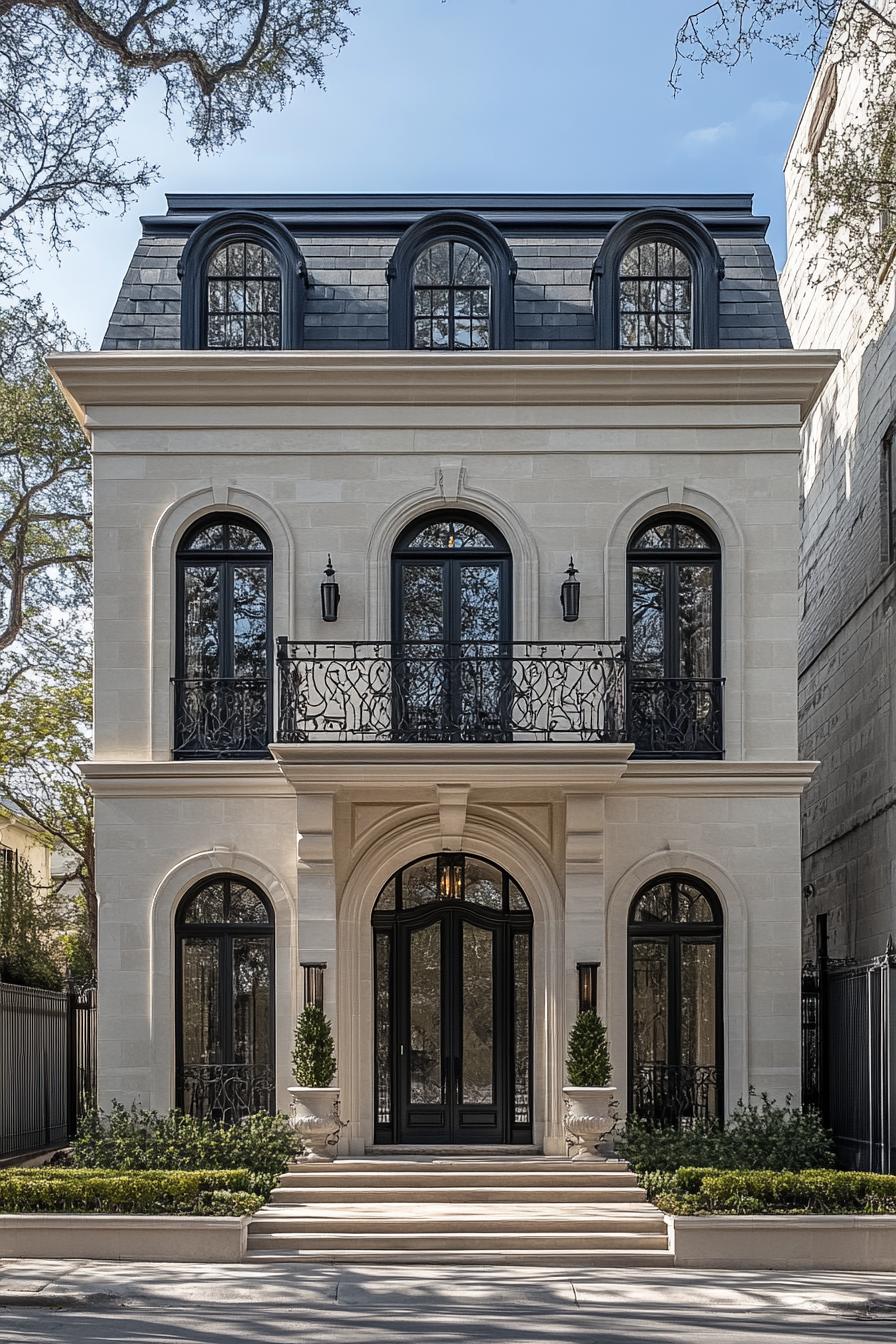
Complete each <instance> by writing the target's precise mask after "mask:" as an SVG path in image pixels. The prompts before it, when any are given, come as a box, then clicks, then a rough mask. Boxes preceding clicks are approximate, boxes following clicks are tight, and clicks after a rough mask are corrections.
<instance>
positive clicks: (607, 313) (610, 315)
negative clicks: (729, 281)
mask: <svg viewBox="0 0 896 1344" xmlns="http://www.w3.org/2000/svg"><path fill="white" fill-rule="evenodd" d="M642 242H644V243H648V242H668V243H671V244H672V245H673V246H674V247H677V248H678V249H679V251H681V252H683V253H684V255H685V256H686V257H687V259H688V261H689V263H690V266H691V333H692V343H691V345H690V346H689V347H687V349H684V348H683V347H681V346H677V347H676V346H666V347H663V348H662V349H656V348H646V347H645V348H642V349H634V348H630V347H625V353H626V354H632V355H638V356H644V355H647V356H649V355H651V354H670V355H677V356H682V355H686V354H688V352H689V351H692V350H711V349H715V348H717V347H718V344H719V287H720V282H721V280H722V279H723V278H724V274H725V267H724V263H723V261H722V258H721V255H720V253H719V249H718V246H717V244H716V241H715V239H714V238H713V236H712V234H711V233H710V232H709V230H708V229H707V228H706V227H705V225H703V224H702V223H701V222H700V221H699V220H698V219H697V218H696V217H695V216H694V215H690V214H688V213H687V212H686V211H684V210H665V209H661V210H651V209H648V210H636V211H634V212H633V213H632V214H631V215H628V216H626V218H625V219H622V220H620V222H619V223H618V224H616V225H614V227H613V228H612V229H611V230H610V232H609V233H608V234H607V236H606V238H605V239H604V241H603V243H602V245H601V249H600V251H599V253H598V255H597V258H596V259H595V262H594V266H593V268H592V276H591V284H592V303H593V309H594V328H595V344H596V345H597V348H598V349H599V350H619V349H620V344H619V294H620V289H619V286H620V278H621V277H620V268H621V265H622V259H623V257H624V256H625V255H626V253H627V252H628V251H629V249H630V248H632V247H634V246H635V245H636V244H637V243H642Z"/></svg>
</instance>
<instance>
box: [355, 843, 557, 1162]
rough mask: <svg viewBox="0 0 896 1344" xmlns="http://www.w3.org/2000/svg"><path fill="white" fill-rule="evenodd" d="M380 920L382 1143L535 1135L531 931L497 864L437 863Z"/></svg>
mask: <svg viewBox="0 0 896 1344" xmlns="http://www.w3.org/2000/svg"><path fill="white" fill-rule="evenodd" d="M384 896H385V898H386V899H385V903H383V896H381V898H380V902H378V903H377V909H376V910H375V912H374V919H373V924H374V938H375V944H374V946H375V972H376V996H375V998H376V1024H375V1035H376V1071H377V1135H376V1137H377V1140H378V1141H379V1142H397V1143H505V1142H511V1141H515V1142H528V1141H529V1139H530V1138H531V1101H530V1091H531V1003H530V1000H531V991H530V982H531V928H532V916H531V912H530V911H529V908H528V903H527V902H526V900H525V897H524V896H523V895H522V892H521V891H520V890H519V888H518V887H517V886H516V884H515V883H513V882H512V881H511V880H510V879H509V878H508V877H507V875H506V874H504V873H502V872H501V870H500V869H498V868H495V867H494V866H493V865H491V864H486V863H484V862H483V861H481V860H478V859H472V858H468V857H465V856H464V855H439V856H434V857H433V858H431V859H426V860H423V861H421V862H420V863H417V864H414V865H411V866H410V867H409V868H407V869H404V870H403V872H402V873H400V874H398V875H397V876H396V878H393V879H392V881H391V883H390V884H389V885H388V887H387V888H385V889H384Z"/></svg>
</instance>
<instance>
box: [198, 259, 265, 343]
mask: <svg viewBox="0 0 896 1344" xmlns="http://www.w3.org/2000/svg"><path fill="white" fill-rule="evenodd" d="M280 307H281V275H280V266H279V263H278V262H277V259H276V257H275V256H274V254H273V252H271V251H270V250H269V249H268V248H266V247H264V246H263V245H262V244H261V243H257V242H253V241H252V240H251V239H238V240H234V241H230V242H227V243H225V244H224V245H223V246H221V247H219V248H218V249H217V250H216V251H215V252H213V253H212V255H211V257H210V258H209V261H208V267H207V273H206V313H205V317H206V322H205V327H206V331H205V344H206V346H207V347H208V349H210V350H278V349H279V348H280V345H281V340H280Z"/></svg>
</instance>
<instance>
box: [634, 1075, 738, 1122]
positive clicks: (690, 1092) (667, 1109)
mask: <svg viewBox="0 0 896 1344" xmlns="http://www.w3.org/2000/svg"><path fill="white" fill-rule="evenodd" d="M721 1102H722V1094H721V1091H720V1088H719V1071H718V1069H716V1068H714V1067H711V1066H709V1065H698V1064H641V1065H639V1066H638V1068H637V1069H636V1072H635V1076H634V1079H633V1080H632V1107H633V1109H634V1111H635V1112H636V1114H637V1115H638V1116H639V1117H640V1118H641V1119H642V1120H646V1121H647V1122H648V1123H649V1124H652V1125H662V1126H676V1127H682V1126H687V1125H689V1124H695V1123H702V1122H705V1121H708V1120H718V1119H719V1118H720V1115H721Z"/></svg>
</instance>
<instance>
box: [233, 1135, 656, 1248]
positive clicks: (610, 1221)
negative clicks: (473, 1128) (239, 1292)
mask: <svg viewBox="0 0 896 1344" xmlns="http://www.w3.org/2000/svg"><path fill="white" fill-rule="evenodd" d="M247 1258H248V1259H249V1260H318V1261H330V1262H332V1263H337V1262H341V1261H352V1262H354V1263H356V1264H357V1263H361V1262H366V1263H395V1264H398V1263H401V1264H407V1263H409V1262H424V1263H433V1262H437V1261H438V1262H446V1261H450V1262H459V1263H468V1264H530V1265H557V1266H563V1265H572V1264H577V1265H583V1264H584V1265H591V1264H593V1265H655V1264H656V1265H671V1264H672V1262H673V1257H672V1253H671V1251H670V1250H669V1246H668V1239H667V1234H666V1224H665V1221H664V1219H663V1215H662V1214H661V1213H660V1212H659V1210H658V1209H656V1208H654V1206H653V1205H652V1204H648V1203H647V1198H646V1195H645V1193H644V1191H643V1190H642V1189H641V1188H640V1187H639V1186H638V1184H637V1182H636V1179H635V1177H634V1175H633V1174H632V1172H631V1171H630V1170H629V1168H628V1167H627V1165H626V1164H625V1163H624V1162H619V1161H614V1160H608V1161H593V1162H592V1161H585V1162H582V1161H576V1162H571V1161H569V1160H568V1159H566V1158H560V1157H542V1156H540V1155H537V1154H512V1153H508V1152H506V1151H505V1152H503V1153H497V1154H493V1155H489V1154H485V1153H483V1152H482V1151H481V1150H480V1152H478V1153H477V1152H475V1151H473V1150H468V1151H466V1152H464V1151H463V1150H457V1149H455V1150H453V1151H451V1152H450V1153H446V1152H444V1150H443V1151H442V1152H438V1151H435V1152H433V1151H417V1152H408V1151H402V1152H401V1154H400V1155H392V1154H391V1153H390V1154H385V1153H384V1154H379V1153H374V1154H370V1155H369V1156H368V1157H365V1158H344V1159H340V1160H337V1161H336V1162H334V1163H332V1164H327V1165H325V1164H319V1165H317V1164H303V1163H294V1164H292V1165H291V1167H290V1169H289V1171H287V1172H286V1173H285V1174H284V1175H283V1176H282V1177H281V1179H280V1184H279V1185H278V1186H277V1188H276V1189H275V1190H273V1191H272V1193H271V1198H270V1201H269V1203H267V1204H266V1205H265V1206H264V1208H263V1209H260V1210H259V1212H258V1213H257V1214H256V1215H255V1216H254V1218H253V1219H252V1222H251V1223H250V1225H249V1242H248V1251H247Z"/></svg>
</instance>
